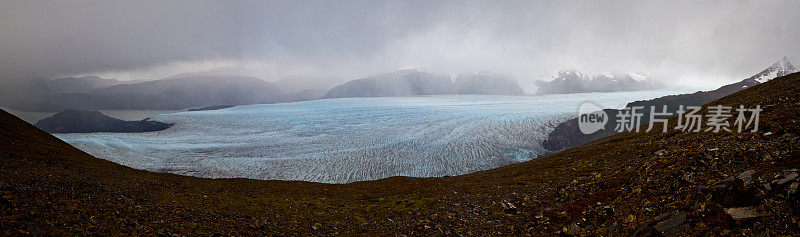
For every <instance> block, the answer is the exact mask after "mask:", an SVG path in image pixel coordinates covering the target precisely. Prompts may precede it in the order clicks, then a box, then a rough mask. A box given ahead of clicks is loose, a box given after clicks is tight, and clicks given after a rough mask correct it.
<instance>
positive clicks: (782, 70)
mask: <svg viewBox="0 0 800 237" xmlns="http://www.w3.org/2000/svg"><path fill="white" fill-rule="evenodd" d="M795 72H797V68H795V67H794V65H792V62H789V57H783V58H782V59H781V60H780V61H778V62H775V63H774V64H772V66H769V67H768V68H767V69H764V71H761V72H759V73H758V74H756V75H753V76H752V77H750V78H748V80H755V81H757V82H758V83H764V82H767V81H769V80H772V79H773V78H776V77H782V76H786V75H789V74H792V73H795Z"/></svg>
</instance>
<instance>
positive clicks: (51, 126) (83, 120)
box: [34, 110, 172, 133]
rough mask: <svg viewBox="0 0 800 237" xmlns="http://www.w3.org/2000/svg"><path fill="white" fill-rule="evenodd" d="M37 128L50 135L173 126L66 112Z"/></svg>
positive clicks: (84, 112)
mask: <svg viewBox="0 0 800 237" xmlns="http://www.w3.org/2000/svg"><path fill="white" fill-rule="evenodd" d="M34 126H36V127H37V128H39V129H41V130H44V131H46V132H49V133H91V132H124V133H131V132H153V131H161V130H164V129H167V128H169V127H170V126H172V124H166V123H162V122H156V121H149V120H147V119H145V120H142V121H124V120H120V119H115V118H112V117H109V116H106V115H105V114H103V113H100V112H98V111H87V110H64V111H61V112H58V113H56V114H54V115H53V116H50V117H47V118H44V119H42V120H39V122H36V124H35V125H34Z"/></svg>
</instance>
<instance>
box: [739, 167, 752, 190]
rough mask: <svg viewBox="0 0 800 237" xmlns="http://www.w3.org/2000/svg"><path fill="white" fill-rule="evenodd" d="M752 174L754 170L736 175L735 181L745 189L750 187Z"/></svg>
mask: <svg viewBox="0 0 800 237" xmlns="http://www.w3.org/2000/svg"><path fill="white" fill-rule="evenodd" d="M753 173H755V171H754V170H747V171H745V172H742V173H741V174H739V175H737V176H736V179H739V180H741V181H742V183H744V186H745V187H747V186H750V185H751V184H753Z"/></svg>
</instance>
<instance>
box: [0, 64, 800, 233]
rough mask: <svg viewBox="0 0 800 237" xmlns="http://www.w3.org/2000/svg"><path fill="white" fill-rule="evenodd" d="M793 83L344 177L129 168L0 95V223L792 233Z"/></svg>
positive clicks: (273, 229) (244, 229)
mask: <svg viewBox="0 0 800 237" xmlns="http://www.w3.org/2000/svg"><path fill="white" fill-rule="evenodd" d="M799 95H800V74H798V73H795V74H791V75H788V76H785V77H780V78H776V79H773V80H770V81H768V82H765V83H763V84H759V85H756V86H753V87H750V88H748V89H746V90H743V91H741V92H738V93H735V94H732V95H729V96H726V97H723V98H721V99H719V100H716V101H714V102H711V103H709V104H707V105H718V104H720V105H728V106H738V105H745V106H746V107H752V106H755V105H761V106H762V107H763V108H764V111H763V112H762V114H761V123H760V128H759V132H756V133H681V132H669V133H638V134H637V133H622V134H617V135H614V136H611V137H607V138H603V139H600V140H597V141H594V142H591V143H588V144H585V145H582V146H578V147H575V148H572V149H568V150H565V151H563V152H559V153H556V154H553V155H549V156H546V157H542V158H538V159H535V160H532V161H529V162H524V163H519V164H514V165H509V166H504V167H500V168H497V169H493V170H488V171H483V172H477V173H473V174H468V175H463V176H456V177H445V178H408V177H394V178H388V179H383V180H377V181H369V182H357V183H351V184H320V183H309V182H289V181H259V180H247V179H217V180H213V179H201V178H193V177H185V176H178V175H172V174H160V173H152V172H147V171H141V170H135V169H131V168H127V167H123V166H121V165H117V164H114V163H111V162H108V161H104V160H101V159H97V158H94V157H91V156H89V155H87V154H85V153H83V152H81V151H79V150H77V149H75V148H74V147H71V146H69V145H68V144H66V143H64V142H62V141H60V140H58V139H57V138H55V137H53V136H51V135H49V134H47V133H46V132H44V131H41V130H38V129H36V128H35V127H33V126H32V125H30V124H27V123H25V122H23V121H22V120H20V119H18V118H15V117H13V116H12V115H10V114H8V113H6V112H5V111H3V112H2V113H0V128H2V130H0V147H2V149H0V159H2V162H0V213H2V214H0V226H2V227H3V228H2V231H3V232H4V233H3V234H48V233H49V234H53V233H56V234H58V233H61V234H85V233H99V234H104V233H105V234H108V233H118V234H119V233H131V234H215V233H218V234H225V235H243V234H255V233H265V232H266V233H279V234H285V235H290V234H303V233H307V232H312V231H313V232H315V233H321V234H336V233H339V234H343V233H344V234H346V233H351V234H385V235H389V234H393V233H397V234H414V235H419V234H453V235H454V234H464V235H470V234H471V235H480V234H484V235H486V234H532V235H537V234H559V233H561V234H597V235H609V234H610V233H628V234H640V235H647V234H666V235H680V234H683V235H700V234H726V233H730V234H737V233H739V234H746V235H754V234H765V233H766V234H797V233H798V232H800V227H799V226H798V224H797V219H798V218H800V216H799V215H798V213H800V207H798V205H797V200H798V198H799V197H800V194H799V192H798V186H800V177H798V176H800V175H798V173H800V171H798V170H797V168H799V167H798V164H800V163H798V161H800V160H798V158H799V157H800V152H798V147H800V146H799V145H800V141H798V132H800V125H799V124H798V122H797V118H798V117H800V116H799V115H800V101H798V98H800V96H799ZM672 122H673V123H674V120H673V121H672ZM656 130H659V129H656Z"/></svg>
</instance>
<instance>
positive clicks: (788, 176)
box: [772, 171, 800, 186]
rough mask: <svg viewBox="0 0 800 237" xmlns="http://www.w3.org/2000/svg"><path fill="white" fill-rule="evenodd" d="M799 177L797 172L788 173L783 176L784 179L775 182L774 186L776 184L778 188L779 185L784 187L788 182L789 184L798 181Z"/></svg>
mask: <svg viewBox="0 0 800 237" xmlns="http://www.w3.org/2000/svg"><path fill="white" fill-rule="evenodd" d="M798 176H800V175H798V174H797V172H794V171H789V172H787V173H786V174H784V175H783V178H782V179H776V180H773V181H772V184H775V185H776V186H777V185H783V184H785V183H786V182H789V181H792V180H795V179H797V177H798Z"/></svg>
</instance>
